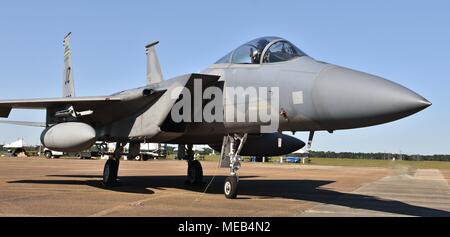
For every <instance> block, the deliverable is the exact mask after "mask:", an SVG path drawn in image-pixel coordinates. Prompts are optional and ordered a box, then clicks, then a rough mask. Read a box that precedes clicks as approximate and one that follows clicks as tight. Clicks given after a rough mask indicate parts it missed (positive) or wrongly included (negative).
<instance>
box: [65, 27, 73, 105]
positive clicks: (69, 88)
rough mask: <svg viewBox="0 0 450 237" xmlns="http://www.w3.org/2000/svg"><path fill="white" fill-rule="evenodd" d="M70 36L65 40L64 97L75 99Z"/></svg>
mask: <svg viewBox="0 0 450 237" xmlns="http://www.w3.org/2000/svg"><path fill="white" fill-rule="evenodd" d="M70 34H71V33H69V34H68V35H67V36H66V37H65V38H64V82H63V97H75V88H74V83H73V72H72V54H71V52H70Z"/></svg>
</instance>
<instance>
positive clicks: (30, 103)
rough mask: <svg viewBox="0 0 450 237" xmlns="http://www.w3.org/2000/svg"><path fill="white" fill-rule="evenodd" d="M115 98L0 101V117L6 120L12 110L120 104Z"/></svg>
mask: <svg viewBox="0 0 450 237" xmlns="http://www.w3.org/2000/svg"><path fill="white" fill-rule="evenodd" d="M120 101H122V99H121V98H120V97H115V96H98V97H71V98H53V99H31V100H0V117H2V118H7V117H8V116H9V114H10V112H11V110H12V109H15V108H17V109H48V108H55V107H59V106H65V105H72V106H75V107H78V108H92V107H98V106H103V105H107V104H112V103H115V102H120Z"/></svg>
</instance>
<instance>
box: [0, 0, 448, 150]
mask: <svg viewBox="0 0 450 237" xmlns="http://www.w3.org/2000/svg"><path fill="white" fill-rule="evenodd" d="M277 4H278V6H286V5H288V6H290V7H288V8H286V7H284V8H281V11H276V10H277V9H276V8H274V9H276V10H273V11H269V13H270V14H269V15H270V17H269V19H266V18H262V19H258V20H259V22H257V21H256V20H254V19H255V17H254V16H249V9H253V10H254V12H258V11H260V12H265V11H266V10H267V6H266V4H261V1H246V2H242V1H227V2H226V3H210V2H208V1H197V2H195V3H192V2H173V1H161V2H156V1H155V2H153V1H152V2H151V3H149V2H146V1H135V2H130V3H123V4H121V3H120V2H117V1H96V2H95V3H92V2H90V1H86V0H84V1H77V2H76V3H71V4H70V5H69V7H67V6H65V5H61V4H55V3H54V2H52V1H39V2H35V1H25V0H19V1H14V2H8V3H5V2H2V3H0V26H1V27H0V34H1V35H2V37H0V52H2V54H1V55H0V80H1V82H2V86H1V87H0V99H17V98H27V99H29V98H30V99H31V98H51V97H60V96H61V87H62V80H63V73H62V72H63V63H64V62H63V47H62V41H63V37H64V36H65V35H66V34H67V33H68V32H73V34H72V42H71V43H72V55H73V64H74V69H73V70H74V78H75V90H76V94H77V96H91V95H107V94H112V93H115V92H117V91H122V90H124V89H131V88H136V87H139V86H142V85H144V84H145V78H146V73H145V70H146V66H145V65H146V61H145V50H144V46H145V45H146V44H147V43H148V42H151V41H152V40H160V41H161V43H160V45H158V48H157V51H158V55H159V57H160V63H161V66H162V69H163V74H164V77H165V79H169V78H172V77H175V76H178V75H181V74H185V73H191V72H198V71H200V70H202V69H204V68H206V67H207V66H208V65H210V64H212V63H214V62H215V61H217V60H218V59H219V58H221V57H222V56H224V55H226V54H227V53H228V52H230V51H231V50H232V49H233V48H235V47H237V46H239V45H241V44H242V43H245V42H247V41H249V40H252V39H254V38H258V37H261V36H266V35H276V36H280V37H283V38H286V39H287V40H289V41H291V42H292V43H293V44H295V45H297V46H298V47H299V48H300V49H301V50H303V51H305V52H306V53H307V54H308V55H310V56H311V57H313V58H315V59H317V60H321V61H326V62H329V63H332V64H338V65H342V66H345V67H350V68H355V69H357V70H360V71H366V72H369V73H371V74H375V75H378V76H381V77H384V78H388V79H390V80H393V81H394V82H397V83H400V84H402V85H404V86H406V87H408V88H411V89H412V90H414V91H416V92H417V93H419V94H421V95H423V96H424V97H425V98H427V99H429V100H430V101H431V102H432V103H433V105H432V106H431V107H430V108H428V109H426V110H425V111H422V112H421V113H418V114H416V115H414V116H411V117H408V118H405V119H401V120H399V121H395V122H392V123H388V124H384V125H379V126H375V127H369V128H361V129H352V130H339V131H335V132H334V134H328V132H317V133H316V137H315V139H314V142H313V146H312V150H320V151H335V152H339V153H340V152H353V153H358V152H362V153H377V152H379V153H392V154H395V153H401V154H423V155H438V154H450V144H449V141H450V124H448V123H446V121H450V110H449V109H448V105H447V103H448V101H450V95H449V93H448V89H449V88H450V82H449V80H445V78H446V77H448V72H447V69H448V68H450V62H449V60H448V59H447V57H448V53H450V45H449V44H448V42H450V31H449V30H447V29H448V27H447V23H448V22H450V15H449V14H448V11H446V9H449V8H450V3H449V2H448V1H437V0H435V1H428V2H421V3H417V2H414V3H411V2H410V1H396V2H391V1H379V2H376V3H375V2H372V3H367V2H364V3H361V2H359V1H356V0H346V1H339V2H338V3H337V2H327V1H315V2H314V3H312V2H306V1H279V2H277ZM236 6H239V8H237V7H236ZM149 9H150V10H151V11H149ZM149 12H150V13H149ZM168 12H170V13H171V14H167V13H168ZM173 15H176V16H177V17H173ZM230 16H232V17H230ZM380 16H382V17H380ZM257 18H259V17H257ZM179 19H183V20H182V21H180V20H179ZM9 119H10V120H25V121H39V122H40V121H43V120H45V112H43V111H28V110H13V112H12V113H11V116H10V118H9ZM0 131H1V132H0V141H2V142H3V143H4V144H8V143H11V142H13V141H14V139H16V138H18V137H23V138H24V139H25V141H27V142H29V143H30V144H35V143H36V144H37V143H39V144H40V141H39V137H40V133H41V132H42V129H40V128H28V127H17V126H12V125H3V124H2V125H0ZM296 137H298V138H300V139H301V140H303V141H307V138H308V134H307V133H305V132H298V133H297V135H296Z"/></svg>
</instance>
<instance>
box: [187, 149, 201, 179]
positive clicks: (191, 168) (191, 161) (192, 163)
mask: <svg viewBox="0 0 450 237" xmlns="http://www.w3.org/2000/svg"><path fill="white" fill-rule="evenodd" d="M185 160H187V162H188V169H187V179H186V181H185V185H202V184H203V168H202V165H201V164H200V161H198V160H195V157H194V150H193V145H187V146H186V156H185Z"/></svg>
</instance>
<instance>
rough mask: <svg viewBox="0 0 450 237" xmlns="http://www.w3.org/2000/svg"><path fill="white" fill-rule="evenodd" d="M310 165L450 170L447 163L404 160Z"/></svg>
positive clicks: (323, 160) (323, 161) (331, 160)
mask: <svg viewBox="0 0 450 237" xmlns="http://www.w3.org/2000/svg"><path fill="white" fill-rule="evenodd" d="M310 165H330V166H353V167H386V168H387V167H392V166H393V165H396V166H397V165H400V166H408V167H411V168H416V169H450V162H447V161H404V160H401V161H400V160H397V161H392V160H367V159H335V158H311V163H310Z"/></svg>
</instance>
